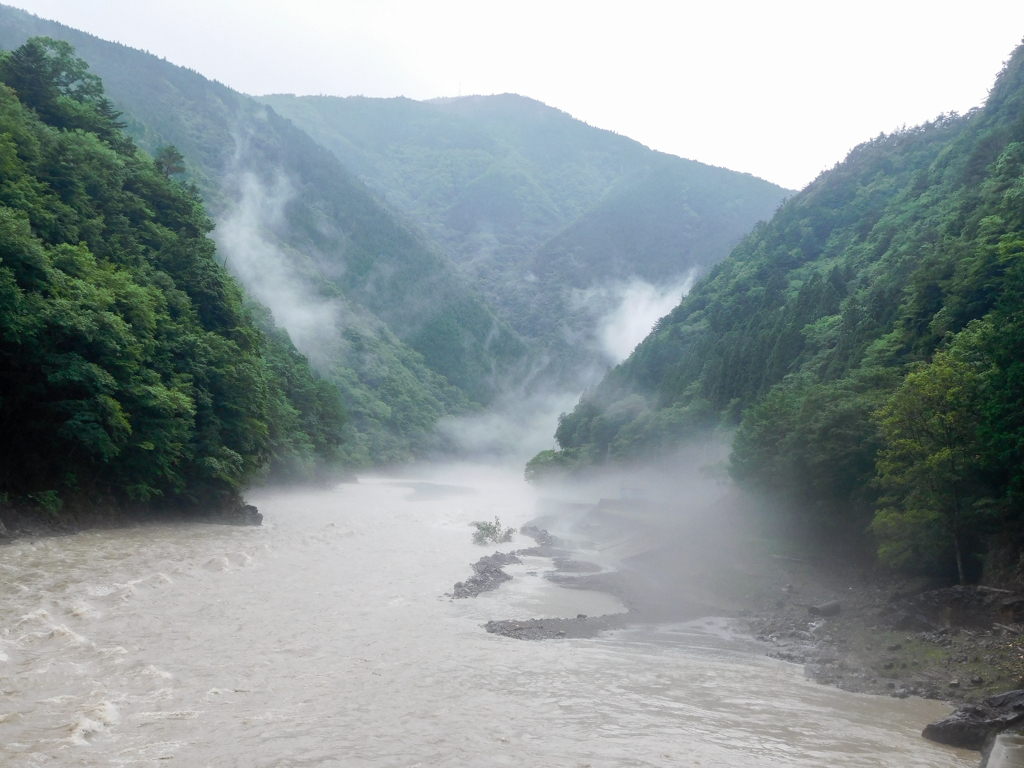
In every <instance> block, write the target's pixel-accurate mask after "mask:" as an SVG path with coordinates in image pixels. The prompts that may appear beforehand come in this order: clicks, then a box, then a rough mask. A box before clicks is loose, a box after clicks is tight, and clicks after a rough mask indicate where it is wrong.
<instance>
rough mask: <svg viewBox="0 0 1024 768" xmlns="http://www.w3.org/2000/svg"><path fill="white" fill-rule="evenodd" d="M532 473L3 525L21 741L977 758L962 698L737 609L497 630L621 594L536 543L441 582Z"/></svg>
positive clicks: (95, 760) (697, 760)
mask: <svg viewBox="0 0 1024 768" xmlns="http://www.w3.org/2000/svg"><path fill="white" fill-rule="evenodd" d="M432 483H437V484H440V485H434V484H432ZM448 486H458V487H455V488H453V487H448ZM532 494H533V492H532V490H531V489H530V488H529V487H527V486H526V485H525V484H523V483H522V481H521V480H520V479H519V476H518V473H513V472H502V471H498V470H493V469H476V470H473V471H470V469H469V468H466V467H449V468H437V469H435V470H433V471H430V472H428V471H425V470H424V471H421V472H420V473H419V474H418V475H417V476H415V477H409V478H407V479H403V478H396V477H389V478H361V479H360V482H359V483H358V484H350V485H342V486H340V487H338V488H336V489H333V490H323V491H291V492H270V491H264V492H256V493H254V494H252V496H251V498H252V500H253V501H254V502H255V503H256V504H257V505H258V506H259V507H260V510H261V511H262V512H263V513H264V516H265V523H264V525H263V527H260V528H232V527H226V526H213V525H181V526H168V527H148V528H138V529H130V530H123V531H103V532H93V533H84V534H80V535H76V536H69V537H64V538H51V539H37V540H20V541H17V542H15V543H13V544H8V545H6V546H2V547H0V676H2V677H0V765H3V766H10V767H11V768H13V767H15V766H17V767H18V768H21V767H23V766H49V765H61V766H64V765H68V766H121V765H125V766H127V765H131V766H137V765H141V766H183V767H184V766H187V767H188V768H195V767H198V768H202V767H203V766H210V767H211V768H224V767H229V766H239V767H240V768H242V767H245V768H249V767H250V766H261V767H263V766H265V767H267V768H269V767H270V766H382V767H383V766H435V765H436V766H504V765H508V766H517V767H522V766H545V767H547V766H579V767H581V766H592V767H593V768H597V767H598V766H680V765H682V766H769V765H770V766H815V767H820V766H893V767H894V768H895V767H896V766H899V767H900V768H911V767H913V766H922V767H923V766H975V765H977V761H978V757H977V754H976V753H967V752H959V751H955V750H950V749H947V748H944V747H940V746H937V745H934V744H931V743H929V742H926V741H924V740H923V739H921V738H920V736H919V733H920V730H921V728H922V726H923V725H924V724H925V723H927V722H929V721H930V720H932V719H935V718H937V717H940V716H942V715H944V714H946V713H948V712H949V711H950V707H948V706H947V705H945V704H942V703H939V702H931V701H924V700H920V699H915V698H911V699H906V700H896V699H890V698H884V697H869V696H861V695H854V694H848V693H844V692H841V691H838V690H834V689H831V688H827V687H823V686H819V685H817V684H815V683H811V682H808V681H806V680H804V678H803V674H802V669H801V668H800V667H799V666H796V665H792V664H787V663H784V662H781V661H776V660H773V659H769V658H767V657H765V656H764V655H763V653H762V652H761V651H760V650H759V649H758V648H757V647H756V646H754V645H753V643H752V642H751V641H749V640H748V639H746V638H744V637H743V636H742V635H741V634H740V633H738V632H737V631H736V629H735V628H734V627H733V626H732V625H731V624H729V623H728V622H725V621H723V620H718V619H714V618H708V619H702V620H700V621H695V622H691V623H688V624H677V625H671V626H661V627H629V628H627V629H624V630H619V631H616V632H611V633H607V634H605V635H602V636H600V637H598V638H594V639H570V640H558V641H556V640H549V641H541V642H527V641H516V640H511V639H508V638H504V637H500V636H495V635H489V634H487V633H486V632H484V631H483V630H482V629H481V624H483V623H484V622H486V621H487V620H489V619H494V618H527V617H530V616H542V617H552V616H568V617H573V616H575V615H576V614H577V613H586V614H588V615H598V614H601V613H607V612H615V611H621V610H623V606H622V605H621V604H620V603H619V602H618V601H617V600H616V599H615V598H613V597H611V596H608V595H605V594H601V593H595V592H583V591H578V590H568V589H564V588H561V587H558V586H557V585H555V584H553V583H552V582H550V581H548V580H546V579H544V578H543V577H542V576H543V570H544V568H545V567H546V565H545V562H544V561H543V560H542V559H540V558H537V559H536V560H531V561H529V562H527V563H524V565H523V566H516V567H515V568H512V569H510V571H509V572H510V573H512V574H513V575H514V579H513V581H512V582H509V583H507V584H505V585H503V586H502V587H501V588H500V589H499V590H497V591H495V592H491V593H487V594H484V595H481V596H480V597H478V598H476V599H469V600H458V601H451V600H449V599H448V598H447V597H444V593H445V592H448V591H450V590H451V588H452V585H453V584H454V583H455V582H456V581H460V580H463V579H465V578H466V577H467V576H469V575H470V569H469V563H471V562H473V561H475V560H476V559H477V558H478V557H480V555H481V554H484V553H486V552H491V551H493V550H494V548H493V547H492V548H490V549H489V550H484V551H482V550H481V549H480V548H479V547H477V546H475V545H473V544H472V542H471V538H470V529H469V528H468V523H469V521H472V520H479V519H490V518H492V517H493V516H494V515H500V516H501V518H502V521H503V522H505V523H507V524H511V525H519V524H521V523H523V522H525V521H526V520H528V519H530V518H531V517H533V516H534V514H535V512H534V505H535V501H536V500H535V498H534V497H533V495H532ZM531 544H532V542H530V541H529V540H526V539H522V538H520V539H518V540H517V541H516V542H513V543H512V544H509V545H503V548H504V549H506V550H508V549H514V548H518V547H525V546H530V545H531ZM547 567H549V566H547Z"/></svg>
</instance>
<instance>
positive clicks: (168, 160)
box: [153, 144, 185, 179]
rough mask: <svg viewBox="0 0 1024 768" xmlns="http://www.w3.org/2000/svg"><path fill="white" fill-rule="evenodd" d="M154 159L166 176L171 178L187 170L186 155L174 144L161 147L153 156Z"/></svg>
mask: <svg viewBox="0 0 1024 768" xmlns="http://www.w3.org/2000/svg"><path fill="white" fill-rule="evenodd" d="M153 160H154V161H155V162H156V167H157V168H159V169H160V172H161V173H162V174H163V175H164V177H165V178H168V179H169V178H171V176H176V175H178V174H179V173H184V172H185V156H184V155H183V154H181V152H179V151H178V148H177V147H176V146H174V145H173V144H169V145H167V146H166V147H160V149H158V150H157V151H156V154H155V155H154V156H153Z"/></svg>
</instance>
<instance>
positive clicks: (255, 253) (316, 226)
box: [0, 6, 529, 464]
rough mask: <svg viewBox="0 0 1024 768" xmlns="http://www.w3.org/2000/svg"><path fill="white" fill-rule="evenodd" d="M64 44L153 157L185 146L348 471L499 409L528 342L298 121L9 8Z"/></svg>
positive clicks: (16, 18) (409, 451)
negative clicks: (310, 367)
mask: <svg viewBox="0 0 1024 768" xmlns="http://www.w3.org/2000/svg"><path fill="white" fill-rule="evenodd" d="M35 35H46V36H50V37H52V38H54V39H58V40H66V41H67V42H69V43H71V44H72V45H73V46H74V47H75V48H76V49H77V51H78V54H79V55H80V56H81V57H82V58H83V59H84V60H86V61H87V62H88V63H89V66H90V67H91V71H92V72H94V73H96V74H97V75H99V76H100V77H101V78H102V79H103V81H104V83H105V84H106V91H107V94H108V96H109V97H110V99H111V100H112V101H113V103H114V105H115V106H116V107H117V109H118V110H120V111H123V113H124V116H123V119H124V120H125V121H126V122H127V124H128V131H129V133H130V134H131V135H132V136H133V137H134V139H135V141H136V142H137V143H138V144H139V145H140V146H141V147H142V148H144V149H146V150H149V151H150V152H155V151H156V150H157V149H159V148H160V147H162V146H164V145H168V144H172V145H174V146H176V147H177V148H178V149H179V150H181V152H182V153H183V154H184V156H185V163H186V168H187V176H188V177H189V178H190V179H192V180H194V181H195V183H196V184H197V185H198V186H199V188H200V189H201V191H202V193H203V196H204V198H205V199H206V201H207V205H208V206H209V209H210V212H211V214H212V216H213V217H214V220H215V221H216V223H217V227H216V230H215V231H214V234H213V236H214V238H215V240H216V241H217V243H218V248H219V252H220V254H221V258H222V259H225V263H226V265H227V267H228V269H229V270H230V271H232V272H233V273H234V274H236V275H237V276H239V277H240V278H241V279H242V281H243V282H244V283H245V284H246V286H247V288H248V289H249V290H250V291H251V292H252V293H253V294H254V296H255V297H256V298H257V299H259V300H260V301H262V302H263V303H265V304H266V305H268V306H269V307H270V309H271V310H273V312H274V315H275V317H276V318H277V319H278V321H279V322H281V323H282V324H283V325H284V326H285V327H287V328H288V329H289V331H290V333H291V336H292V338H293V339H294V341H295V343H296V345H297V346H298V347H299V349H300V350H301V351H303V352H304V353H306V354H307V355H308V356H309V357H310V359H311V361H312V362H313V363H314V365H315V366H316V367H317V368H318V370H320V371H322V372H323V373H324V374H325V375H326V376H327V377H328V378H329V379H330V380H331V381H333V382H334V383H335V384H336V385H337V386H338V387H339V388H340V389H341V391H342V393H343V395H344V398H345V403H346V407H347V409H348V411H349V414H350V417H351V418H350V421H349V427H348V433H347V440H346V442H345V446H344V450H345V451H346V452H347V457H348V460H349V461H350V462H352V463H353V464H368V463H386V462H394V461H401V460H406V459H408V458H411V457H413V456H416V455H423V454H424V453H425V452H428V451H430V450H432V449H434V448H436V447H437V446H438V441H439V440H440V438H439V437H438V436H437V434H436V432H435V430H434V426H435V424H436V422H437V421H438V419H440V418H441V417H443V416H444V415H446V414H450V413H458V412H464V411H466V410H467V409H469V410H472V409H473V408H475V407H479V405H480V404H486V403H488V402H489V401H490V400H491V399H492V398H493V397H494V396H495V395H496V394H497V393H498V392H500V391H502V390H503V388H504V387H505V386H506V382H507V381H509V380H512V381H515V380H516V378H517V376H521V375H522V374H521V373H520V369H524V368H525V367H526V366H527V364H528V355H529V350H528V347H527V346H526V345H525V344H524V343H523V341H522V340H521V339H520V338H519V337H518V335H517V334H516V333H515V332H514V331H513V330H512V329H511V328H510V327H509V326H508V324H507V323H505V322H503V321H502V320H500V319H499V318H497V317H496V316H495V314H494V312H492V311H491V309H490V308H489V306H488V304H487V302H486V301H485V300H484V299H483V298H482V297H481V295H480V294H479V292H478V291H477V290H475V289H474V288H472V287H471V286H470V285H468V284H467V282H466V280H465V279H464V278H463V277H462V276H461V275H460V274H459V272H458V270H457V269H456V268H455V266H454V265H453V264H452V262H451V260H450V259H449V258H448V257H447V256H446V255H445V254H444V253H443V252H442V251H441V250H440V249H439V248H437V247H436V246H434V245H433V244H432V243H430V242H429V241H428V240H427V238H425V237H424V236H423V235H422V234H420V233H419V232H418V231H417V229H416V228H415V226H413V225H411V224H409V223H408V222H407V221H406V220H405V219H404V218H403V216H401V215H400V214H398V213H396V212H395V211H393V210H391V209H390V208H389V206H387V205H386V204H384V203H383V202H382V201H381V200H380V199H379V198H378V197H377V196H376V195H375V194H374V193H373V192H372V191H371V190H369V189H368V188H367V187H366V186H365V185H364V184H363V183H362V182H361V181H359V179H357V178H356V177H355V176H354V175H353V174H352V173H350V172H349V171H348V170H346V168H345V167H344V166H343V165H342V164H341V163H340V162H339V161H338V159H337V158H336V157H334V156H333V155H332V154H331V153H330V152H328V151H326V150H325V149H323V148H322V147H320V146H319V145H317V143H316V142H315V141H313V140H312V139H311V138H310V137H309V136H308V135H306V134H305V133H304V132H302V131H301V130H299V129H298V128H296V127H295V126H294V125H293V124H292V123H291V122H290V121H288V120H286V119H283V118H281V117H280V116H278V115H277V114H276V113H275V111H274V110H273V109H271V108H268V107H267V106H265V105H262V104H260V103H258V102H256V101H254V100H253V99H251V98H250V97H248V96H244V95H242V94H240V93H237V92H235V91H232V90H231V89H230V88H227V87H225V86H223V85H221V84H219V83H216V82H212V81H210V80H208V79H206V78H204V77H203V76H201V75H200V74H198V73H196V72H193V71H190V70H187V69H184V68H182V67H177V66H174V65H172V64H170V63H169V62H166V61H163V60H161V59H159V58H157V57H155V56H152V55H150V54H147V53H143V52H141V51H137V50H133V49H130V48H127V47H125V46H122V45H118V44H115V43H109V42H105V41H103V40H100V39H98V38H95V37H93V36H91V35H87V34H85V33H82V32H78V31H76V30H73V29H70V28H68V27H65V26H63V25H61V24H58V23H56V22H50V21H44V20H42V19H39V18H36V17H34V16H31V15H29V14H27V13H24V12H22V11H18V10H15V9H12V8H9V7H2V6H0V46H2V47H4V48H7V49H11V48H14V47H17V46H19V45H21V44H22V43H23V42H24V41H25V40H26V39H28V38H29V37H31V36H35Z"/></svg>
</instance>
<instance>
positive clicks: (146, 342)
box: [0, 39, 344, 514]
mask: <svg viewBox="0 0 1024 768" xmlns="http://www.w3.org/2000/svg"><path fill="white" fill-rule="evenodd" d="M73 54H74V52H73V50H72V49H71V48H70V46H67V44H66V43H57V42H54V41H49V40H45V39H44V40H34V41H30V43H29V44H27V45H25V46H23V47H21V48H19V49H17V50H16V51H14V52H10V51H8V52H4V53H3V54H2V55H0V433H2V435H3V439H2V440H0V506H6V505H7V504H9V503H12V504H15V505H19V506H25V505H28V506H29V507H30V508H31V507H33V506H35V507H38V508H40V509H42V510H44V512H45V513H49V514H53V513H56V512H57V511H58V510H59V509H60V508H61V507H62V506H64V505H66V504H70V505H71V506H93V505H97V504H99V505H100V506H104V505H114V506H117V507H124V506H128V505H137V504H147V503H148V504H149V505H150V506H151V507H159V506H164V507H168V506H170V507H175V508H180V507H182V506H191V507H200V508H216V507H218V506H225V505H226V506H231V505H233V504H238V503H239V492H240V490H241V489H242V487H243V486H244V485H245V484H246V483H247V482H249V481H251V480H253V479H255V478H256V477H257V476H258V475H260V474H261V473H267V472H269V473H270V474H271V475H272V476H274V477H276V478H280V479H309V478H311V477H313V476H314V475H316V474H320V473H323V472H329V471H331V470H332V469H336V465H337V460H338V458H339V453H338V447H339V443H340V438H341V432H342V427H343V422H344V412H343V409H342V406H341V403H340V397H339V394H338V392H337V390H336V389H335V388H334V387H333V386H331V385H330V384H328V383H326V382H324V381H323V380H319V379H317V378H316V377H315V376H313V374H312V373H311V371H310V369H309V366H308V364H307V362H306V359H305V358H304V357H302V356H301V355H299V354H298V353H297V352H296V350H295V348H294V347H293V346H292V344H291V341H290V340H289V338H288V335H287V334H286V333H284V332H282V331H281V330H280V329H276V328H275V327H274V325H273V320H272V318H271V317H270V316H269V313H267V311H266V310H265V309H264V308H262V307H259V306H254V307H252V308H250V309H247V308H246V307H245V306H244V305H243V295H242V292H241V291H240V290H239V288H238V286H237V285H236V284H235V282H234V280H233V279H232V278H231V277H230V276H229V275H228V274H227V272H225V271H224V269H223V268H222V266H221V265H220V264H219V263H218V262H217V260H216V258H215V247H214V243H213V241H212V240H210V239H209V237H208V236H207V235H208V233H209V232H210V230H211V229H212V222H211V221H210V220H209V219H208V218H207V215H206V213H205V211H204V210H203V206H202V204H201V203H200V202H199V199H198V195H197V193H196V191H195V189H194V187H191V186H189V185H187V184H182V183H181V182H179V181H175V180H173V179H172V178H170V176H171V175H173V174H172V173H170V169H168V168H167V167H165V166H161V165H160V164H159V163H157V162H154V160H153V159H152V158H151V157H149V156H148V155H147V154H146V153H145V152H142V151H140V150H138V149H137V148H136V147H135V145H134V143H133V142H132V140H131V139H130V138H129V137H127V136H126V135H124V134H123V133H122V132H121V130H120V126H119V124H118V121H117V117H118V115H117V113H116V111H114V110H113V108H112V107H111V104H110V102H109V101H108V100H107V99H106V98H105V96H104V92H103V85H102V83H101V81H100V80H99V79H98V78H96V77H95V76H94V75H91V74H90V73H89V72H87V71H86V65H85V63H84V62H82V61H81V60H79V59H76V58H75V57H74V55H73ZM253 312H256V313H258V314H259V317H258V318H256V319H254V318H253V314H252V313H253ZM258 325H259V326H262V327H263V329H264V330H263V331H262V332H261V330H260V328H259V327H258Z"/></svg>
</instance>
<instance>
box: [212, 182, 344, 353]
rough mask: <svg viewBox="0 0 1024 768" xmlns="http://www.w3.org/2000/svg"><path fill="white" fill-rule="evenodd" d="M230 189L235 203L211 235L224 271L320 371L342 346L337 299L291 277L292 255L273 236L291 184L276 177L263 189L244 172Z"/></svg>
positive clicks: (279, 223)
mask: <svg viewBox="0 0 1024 768" xmlns="http://www.w3.org/2000/svg"><path fill="white" fill-rule="evenodd" d="M236 188H237V194H238V202H237V204H236V205H235V207H234V208H233V209H231V211H230V212H229V213H228V214H227V215H226V216H224V217H223V218H221V219H220V220H219V221H218V222H217V226H216V229H215V230H214V232H213V239H214V241H215V242H216V243H217V248H218V251H219V252H220V254H221V255H222V256H223V258H224V263H225V265H226V267H227V269H228V271H230V272H231V273H232V274H233V275H234V276H235V277H237V278H238V279H239V280H240V281H241V282H242V284H243V285H244V286H245V287H246V290H248V291H249V293H250V294H252V295H253V296H254V297H255V298H256V299H257V300H258V301H259V302H260V303H262V304H264V305H265V306H267V307H268V308H269V309H270V311H271V312H272V313H273V315H274V319H275V320H276V322H277V324H278V325H279V326H281V327H283V328H285V329H287V331H288V334H289V335H290V336H291V339H292V342H293V343H294V344H295V347H296V349H298V350H299V351H300V352H302V353H303V354H304V355H306V356H307V357H308V358H309V359H310V362H311V363H312V364H313V366H314V367H316V368H318V369H319V370H321V371H322V370H324V369H326V368H327V367H329V365H330V363H331V362H333V360H332V357H333V355H335V354H337V352H338V348H339V345H340V344H341V343H342V339H341V335H340V332H339V328H338V324H337V323H338V315H339V313H340V312H341V311H342V309H343V308H342V306H341V303H340V302H339V301H331V300H328V299H325V298H323V297H321V296H318V295H316V293H315V292H314V291H313V290H311V288H310V287H309V285H308V283H307V281H305V280H303V279H302V278H301V277H300V276H298V275H296V274H295V266H294V265H295V259H294V257H291V258H290V257H289V255H288V254H287V253H285V251H284V247H283V246H282V245H281V244H280V243H279V242H277V241H276V239H275V237H274V230H275V229H276V228H277V227H280V226H282V225H283V224H284V221H285V209H286V206H287V205H288V202H289V201H290V200H291V199H292V198H293V197H294V195H295V192H294V190H293V188H292V185H291V183H290V182H289V181H288V179H286V178H285V177H284V176H283V175H280V174H278V175H276V176H275V178H274V181H273V182H272V183H271V184H269V185H268V184H265V183H263V182H261V181H260V179H259V178H257V176H256V175H255V174H254V173H250V172H246V173H241V174H239V175H238V177H237V181H236Z"/></svg>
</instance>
